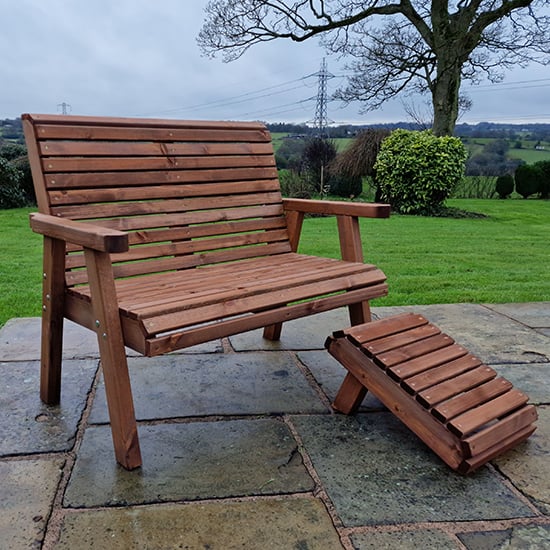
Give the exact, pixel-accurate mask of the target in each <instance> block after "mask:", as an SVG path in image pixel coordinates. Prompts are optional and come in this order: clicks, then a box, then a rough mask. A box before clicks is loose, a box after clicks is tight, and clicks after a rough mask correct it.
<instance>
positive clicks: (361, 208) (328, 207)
mask: <svg viewBox="0 0 550 550" xmlns="http://www.w3.org/2000/svg"><path fill="white" fill-rule="evenodd" d="M283 208H284V209H285V210H287V211H296V212H304V213H306V214H329V215H331V214H332V215H335V216H356V217H359V218H389V217H390V205H389V204H377V203H367V202H345V201H322V200H311V199H286V198H283Z"/></svg>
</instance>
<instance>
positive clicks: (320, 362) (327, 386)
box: [296, 350, 385, 411]
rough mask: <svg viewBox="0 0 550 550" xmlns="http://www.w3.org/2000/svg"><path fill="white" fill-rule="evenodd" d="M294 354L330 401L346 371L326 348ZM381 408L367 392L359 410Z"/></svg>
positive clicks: (380, 404)
mask: <svg viewBox="0 0 550 550" xmlns="http://www.w3.org/2000/svg"><path fill="white" fill-rule="evenodd" d="M296 355H297V357H298V359H299V360H300V361H301V362H302V363H303V364H304V365H305V366H306V367H307V368H308V369H309V371H310V372H311V374H312V375H313V377H314V379H315V381H316V382H317V384H319V386H320V388H321V389H322V390H323V391H324V393H325V394H326V396H327V397H328V399H329V400H330V402H331V403H332V402H333V401H334V399H335V397H336V394H337V393H338V390H339V389H340V386H341V384H342V382H343V381H344V378H345V376H346V373H347V372H348V371H347V370H346V369H345V368H344V367H343V366H342V365H341V364H340V363H339V362H338V361H337V360H336V359H334V357H332V355H330V354H329V353H327V351H326V350H325V351H320V350H319V351H300V352H298V353H297V354H296ZM382 409H385V407H384V405H383V404H382V403H381V402H380V401H379V400H378V399H377V398H376V397H374V395H373V394H371V393H370V392H369V393H367V395H366V397H365V399H364V400H363V403H362V404H361V407H360V409H359V410H365V411H367V410H382Z"/></svg>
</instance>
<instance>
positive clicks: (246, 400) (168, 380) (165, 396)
mask: <svg viewBox="0 0 550 550" xmlns="http://www.w3.org/2000/svg"><path fill="white" fill-rule="evenodd" d="M128 363H129V369H130V376H131V381H132V393H133V396H134V403H135V408H136V416H137V418H138V420H150V419H157V418H176V417H183V416H209V415H220V414H221V415H241V414H265V413H300V412H321V413H322V412H327V409H326V407H325V406H323V404H322V403H321V401H320V400H319V398H318V397H317V395H316V394H315V392H314V391H313V389H312V388H311V387H310V386H309V384H308V382H307V381H306V379H305V377H304V376H303V375H302V373H301V372H300V371H299V369H298V368H297V366H296V364H295V363H294V361H293V360H292V358H291V357H290V355H288V354H287V353H276V354H274V353H268V352H263V353H249V354H248V353H247V354H240V355H239V354H236V353H229V354H204V355H169V356H164V357H155V358H145V357H139V358H130V359H129V361H128ZM167 373H169V374H167ZM89 421H90V422H91V423H102V422H108V415H107V404H106V401H105V389H104V386H103V383H102V382H101V383H100V384H99V386H98V390H97V394H96V398H95V400H94V404H93V407H92V413H91V415H90V419H89Z"/></svg>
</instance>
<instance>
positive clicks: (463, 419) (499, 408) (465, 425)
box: [449, 389, 528, 437]
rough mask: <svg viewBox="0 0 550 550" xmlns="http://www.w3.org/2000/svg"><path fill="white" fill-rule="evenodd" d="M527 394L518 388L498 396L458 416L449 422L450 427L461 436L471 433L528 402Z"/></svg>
mask: <svg viewBox="0 0 550 550" xmlns="http://www.w3.org/2000/svg"><path fill="white" fill-rule="evenodd" d="M527 401H528V398H527V396H526V395H525V394H524V393H522V392H520V391H519V390H516V389H511V390H510V391H509V392H507V393H505V394H503V395H500V396H499V397H496V398H495V399H493V400H491V401H490V402H488V403H485V404H483V405H480V406H479V407H477V408H475V409H472V410H470V411H468V412H465V413H464V414H461V415H460V416H457V417H456V418H454V419H453V420H452V421H451V422H450V423H449V428H450V429H451V430H452V431H454V432H455V433H456V434H457V435H459V436H460V437H462V436H464V435H465V434H469V433H471V432H473V431H474V430H476V429H477V428H479V427H481V426H483V425H484V424H486V423H487V422H491V421H492V420H495V419H496V418H498V417H500V416H503V415H505V414H507V413H509V412H510V411H513V410H515V409H517V408H518V407H521V406H522V405H524V404H525V403H527Z"/></svg>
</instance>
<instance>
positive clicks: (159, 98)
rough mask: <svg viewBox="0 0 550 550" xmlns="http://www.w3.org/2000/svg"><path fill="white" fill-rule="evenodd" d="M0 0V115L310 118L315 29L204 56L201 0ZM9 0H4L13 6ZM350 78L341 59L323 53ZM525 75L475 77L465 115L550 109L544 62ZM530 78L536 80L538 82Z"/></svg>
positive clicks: (381, 116) (334, 114) (362, 118)
mask: <svg viewBox="0 0 550 550" xmlns="http://www.w3.org/2000/svg"><path fill="white" fill-rule="evenodd" d="M3 4H4V6H2V7H1V8H0V17H1V20H2V33H1V34H0V52H1V55H0V74H2V85H1V86H0V118H6V117H9V118H13V117H16V116H19V115H20V114H21V113H22V112H47V113H48V112H49V113H52V112H58V111H59V105H60V104H61V103H63V102H66V103H68V104H70V105H71V108H72V113H74V114H92V115H113V116H169V117H177V118H209V119H213V118H220V119H229V118H233V119H235V118H242V119H255V118H257V119H261V120H272V121H281V120H292V121H299V122H304V121H307V120H311V119H312V118H313V117H314V113H315V99H316V94H317V78H316V77H315V76H311V77H309V78H303V77H306V76H307V75H312V74H315V73H316V72H317V71H319V67H320V63H321V60H322V58H323V56H324V52H323V50H322V49H321V47H320V46H319V45H318V44H317V43H316V42H315V41H307V42H305V43H301V44H296V43H292V42H290V41H283V40H279V41H274V42H270V43H267V44H259V45H257V46H254V47H252V48H251V49H250V50H249V51H248V52H247V53H246V54H245V55H244V56H243V57H242V58H240V59H238V60H237V61H234V62H232V63H229V64H224V63H222V62H221V60H220V59H213V60H212V59H207V58H205V57H202V56H201V53H200V51H199V49H198V46H197V45H196V36H197V34H198V32H199V30H200V27H201V25H202V20H203V8H204V6H205V4H206V0H193V1H190V0H188V1H185V2H182V1H181V0H163V1H162V2H151V1H150V0H116V1H113V0H94V1H93V2H74V1H68V0H49V1H48V2H44V1H43V0H17V1H9V0H3ZM7 4H9V8H8V7H7V6H6V5H7ZM328 63H329V67H328V68H329V71H330V72H332V73H333V74H335V75H336V76H337V78H334V79H332V80H330V81H329V90H334V89H335V88H336V86H338V85H342V84H343V83H344V81H343V78H342V63H340V62H338V61H337V60H336V59H334V58H329V59H328ZM535 78H546V81H545V82H541V83H540V84H541V87H540V88H535V87H529V88H527V87H526V86H527V84H525V85H521V84H520V85H518V88H517V89H512V86H509V88H507V87H506V86H501V87H500V88H499V87H495V88H493V89H492V90H491V89H490V88H489V89H485V90H484V89H483V88H480V89H479V90H476V89H473V90H472V92H471V94H470V95H471V97H472V99H473V100H474V109H473V110H472V111H471V112H470V113H469V114H468V115H467V116H466V117H465V120H469V119H471V120H495V118H498V117H501V118H504V117H516V118H518V117H536V116H537V115H542V114H545V115H546V118H547V119H548V120H550V106H549V105H548V102H547V99H546V98H547V97H548V88H549V85H550V74H549V70H548V68H540V67H536V68H530V69H529V70H526V71H524V72H520V73H519V74H518V75H512V76H509V77H508V80H509V81H522V80H524V81H529V80H532V79H535ZM533 84H534V83H533ZM328 110H329V112H328V115H329V118H331V119H332V120H334V121H336V122H338V123H343V122H383V121H397V120H403V119H406V118H407V117H406V114H405V113H404V110H403V108H402V105H401V102H400V100H396V101H393V102H392V103H390V104H388V105H387V106H386V107H385V108H384V109H382V110H380V111H377V112H375V113H367V114H363V115H362V114H359V110H360V106H359V105H352V106H350V107H348V108H345V109H343V108H342V106H341V105H338V104H335V103H330V104H329V109H328Z"/></svg>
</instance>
